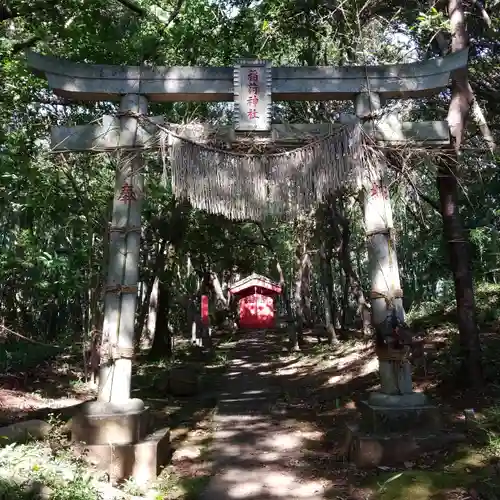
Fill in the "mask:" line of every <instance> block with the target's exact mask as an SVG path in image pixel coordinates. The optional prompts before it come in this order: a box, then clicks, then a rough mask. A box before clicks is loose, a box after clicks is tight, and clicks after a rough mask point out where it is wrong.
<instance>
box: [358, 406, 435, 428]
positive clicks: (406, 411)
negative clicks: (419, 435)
mask: <svg viewBox="0 0 500 500" xmlns="http://www.w3.org/2000/svg"><path fill="white" fill-rule="evenodd" d="M359 410H360V412H361V416H362V419H361V426H362V428H363V429H365V430H367V431H372V432H411V431H412V430H427V431H437V430H439V429H441V425H442V424H441V414H440V411H439V408H438V407H437V406H435V405H432V404H427V405H421V406H411V407H404V406H375V405H372V404H369V403H368V402H366V401H363V402H361V403H360V404H359Z"/></svg>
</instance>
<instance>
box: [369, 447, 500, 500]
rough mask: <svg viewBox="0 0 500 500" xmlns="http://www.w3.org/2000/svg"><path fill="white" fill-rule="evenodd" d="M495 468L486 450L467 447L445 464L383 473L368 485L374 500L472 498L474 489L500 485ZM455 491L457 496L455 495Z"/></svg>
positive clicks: (478, 489)
mask: <svg viewBox="0 0 500 500" xmlns="http://www.w3.org/2000/svg"><path fill="white" fill-rule="evenodd" d="M491 470H492V469H491V467H490V466H489V457H488V452H487V450H486V449H479V450H476V449H474V448H473V447H472V448H471V447H470V446H463V447H461V448H460V449H458V450H457V451H455V452H454V453H451V454H450V455H449V456H448V457H446V460H445V462H444V464H433V465H429V466H428V467H426V468H425V469H418V468H416V469H407V470H402V471H387V472H382V473H381V474H379V475H377V476H376V477H370V478H368V479H367V481H366V482H365V484H364V486H365V487H368V488H369V489H370V490H371V491H372V492H373V496H372V497H371V498H373V499H374V500H401V499H404V498H411V499H412V500H441V499H442V500H445V499H448V498H470V496H468V495H469V492H470V491H471V490H474V491H481V490H485V489H492V488H493V489H495V488H499V487H500V483H499V484H498V485H496V486H495V484H494V482H495V481H494V478H492V474H491ZM452 492H454V493H455V495H456V496H451V494H452ZM459 493H460V494H462V495H466V496H460V495H459ZM498 493H500V489H498ZM486 498H488V497H486ZM492 498H498V497H496V496H494V497H492Z"/></svg>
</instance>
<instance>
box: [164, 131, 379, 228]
mask: <svg viewBox="0 0 500 500" xmlns="http://www.w3.org/2000/svg"><path fill="white" fill-rule="evenodd" d="M166 139H168V144H169V146H170V164H171V169H172V189H173V193H174V195H175V196H176V197H178V198H184V199H188V200H189V201H190V202H191V204H192V205H193V207H195V208H197V209H200V210H205V211H207V212H209V213H214V214H221V215H224V216H225V217H228V218H229V219H235V220H245V219H249V220H263V219H264V218H265V217H266V216H267V215H268V214H272V215H277V216H286V217H294V216H295V215H296V214H297V212H298V211H302V210H308V209H310V208H311V207H312V206H313V205H315V204H317V203H320V202H322V201H323V200H325V199H326V197H327V196H328V195H330V194H335V193H337V192H339V191H340V190H342V189H345V188H348V187H353V188H359V187H360V186H361V183H362V181H363V179H366V176H367V173H369V172H370V171H372V170H373V168H374V167H376V165H380V162H379V161H376V158H375V155H376V154H377V153H376V151H375V150H374V149H373V148H371V147H370V146H369V145H368V144H367V141H366V140H365V139H366V137H365V134H364V132H363V130H362V127H361V125H359V124H353V125H349V126H344V127H343V128H342V129H340V130H338V131H336V132H335V133H333V134H329V135H327V136H325V137H322V138H320V139H318V140H316V141H314V142H311V143H309V144H306V145H304V146H301V147H299V148H296V149H294V150H291V151H286V152H284V153H273V154H266V153H262V154H245V153H237V152H233V151H231V150H225V149H219V148H215V147H211V146H209V145H207V144H206V137H203V127H198V128H196V127H194V128H193V127H189V129H188V128H185V129H184V130H183V131H180V132H179V133H175V132H172V131H169V130H166V129H161V130H160V144H161V145H163V146H162V148H164V147H166V146H165V145H166V143H167V140H166ZM204 141H205V143H204ZM162 156H163V157H165V156H166V155H162Z"/></svg>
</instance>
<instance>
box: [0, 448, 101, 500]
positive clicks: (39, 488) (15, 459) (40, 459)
mask: <svg viewBox="0 0 500 500" xmlns="http://www.w3.org/2000/svg"><path fill="white" fill-rule="evenodd" d="M99 479H100V478H99V477H98V475H96V473H95V471H92V470H89V469H87V468H85V467H83V466H82V463H81V462H80V461H78V460H76V459H74V458H73V457H71V456H70V455H69V453H68V452H67V451H62V452H54V451H53V450H52V448H51V446H50V445H49V444H48V443H29V444H10V445H7V446H4V447H3V448H0V498H1V499H9V500H31V499H35V498H50V499H51V500H98V499H99V498H101V495H100V493H99V484H98V483H99Z"/></svg>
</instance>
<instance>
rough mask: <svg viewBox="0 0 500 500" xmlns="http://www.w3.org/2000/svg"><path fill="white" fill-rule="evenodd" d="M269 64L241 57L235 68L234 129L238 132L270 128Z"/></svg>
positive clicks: (262, 130) (270, 86) (266, 130)
mask: <svg viewBox="0 0 500 500" xmlns="http://www.w3.org/2000/svg"><path fill="white" fill-rule="evenodd" d="M271 91H272V76H271V65H270V64H269V63H268V62H266V61H259V60H255V61H254V60H244V61H240V62H239V64H237V65H236V66H235V67H234V128H235V130H236V131H237V132H268V131H270V130H271Z"/></svg>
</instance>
